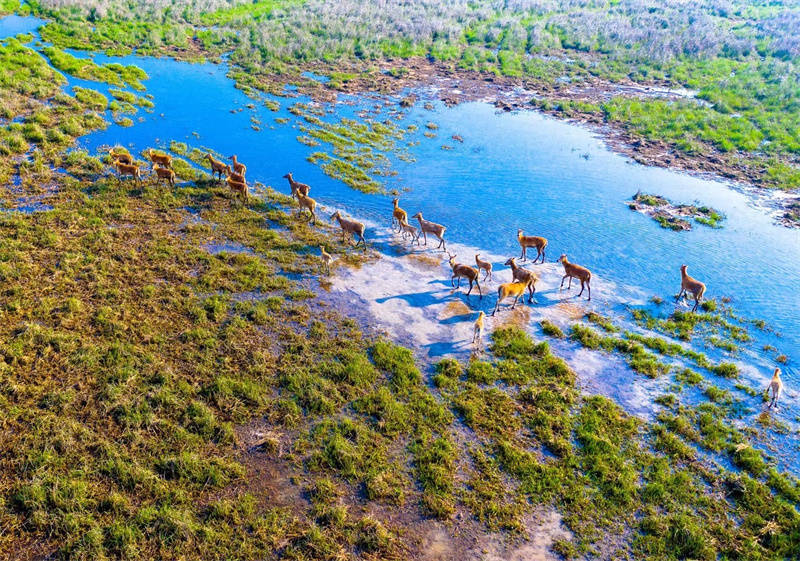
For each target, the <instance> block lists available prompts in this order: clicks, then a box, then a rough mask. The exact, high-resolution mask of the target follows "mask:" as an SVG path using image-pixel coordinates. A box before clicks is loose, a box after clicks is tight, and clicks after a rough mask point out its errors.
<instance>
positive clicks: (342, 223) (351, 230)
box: [331, 210, 367, 251]
mask: <svg viewBox="0 0 800 561" xmlns="http://www.w3.org/2000/svg"><path fill="white" fill-rule="evenodd" d="M334 220H336V221H338V222H339V227H340V228H341V229H342V242H344V241H345V236H346V235H347V234H350V235H351V236H358V241H356V245H355V246H354V247H358V244H360V243H362V242H363V243H364V251H366V250H367V240H366V239H364V224H362V223H361V222H358V221H356V220H347V219H345V218H342V214H341V213H340V212H339V211H338V210H337V211H336V212H334V213H333V214H331V222H333V221H334Z"/></svg>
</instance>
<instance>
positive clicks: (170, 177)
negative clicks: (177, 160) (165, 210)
mask: <svg viewBox="0 0 800 561" xmlns="http://www.w3.org/2000/svg"><path fill="white" fill-rule="evenodd" d="M155 172H156V183H161V180H162V179H165V180H166V181H167V183H168V184H169V186H170V187H175V172H174V171H172V170H171V169H169V168H162V167H160V166H156V167H155Z"/></svg>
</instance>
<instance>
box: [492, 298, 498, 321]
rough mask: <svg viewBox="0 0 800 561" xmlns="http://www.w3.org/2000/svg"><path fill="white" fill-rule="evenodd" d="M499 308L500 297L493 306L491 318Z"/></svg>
mask: <svg viewBox="0 0 800 561" xmlns="http://www.w3.org/2000/svg"><path fill="white" fill-rule="evenodd" d="M499 307H500V297H499V296H498V297H497V303H496V304H495V305H494V311H493V312H492V316H494V315H495V314H496V313H497V308H499Z"/></svg>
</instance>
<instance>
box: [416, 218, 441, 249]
mask: <svg viewBox="0 0 800 561" xmlns="http://www.w3.org/2000/svg"><path fill="white" fill-rule="evenodd" d="M411 218H416V219H417V220H419V229H420V230H421V231H422V237H423V238H425V245H428V234H433V235H434V236H436V237H437V238H439V245H437V246H436V249H439V248H440V247H442V248H443V249H442V251H447V244H445V243H444V231H445V230H446V229H447V228H445V227H444V226H442V225H441V224H437V223H436V222H430V221H428V220H425V219H424V218H422V213H421V212H418V213H417V214H415V215H414V216H412V217H411Z"/></svg>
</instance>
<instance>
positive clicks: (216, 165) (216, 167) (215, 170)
mask: <svg viewBox="0 0 800 561" xmlns="http://www.w3.org/2000/svg"><path fill="white" fill-rule="evenodd" d="M206 159H207V160H208V163H209V164H210V165H211V177H214V174H219V179H218V181H222V175H223V174H224V173H226V171H225V168H226V167H228V166H227V164H225V163H223V162H220V161H219V160H217V159H216V158H215V157H214V156H212V155H211V152H209V153H208V154H206Z"/></svg>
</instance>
